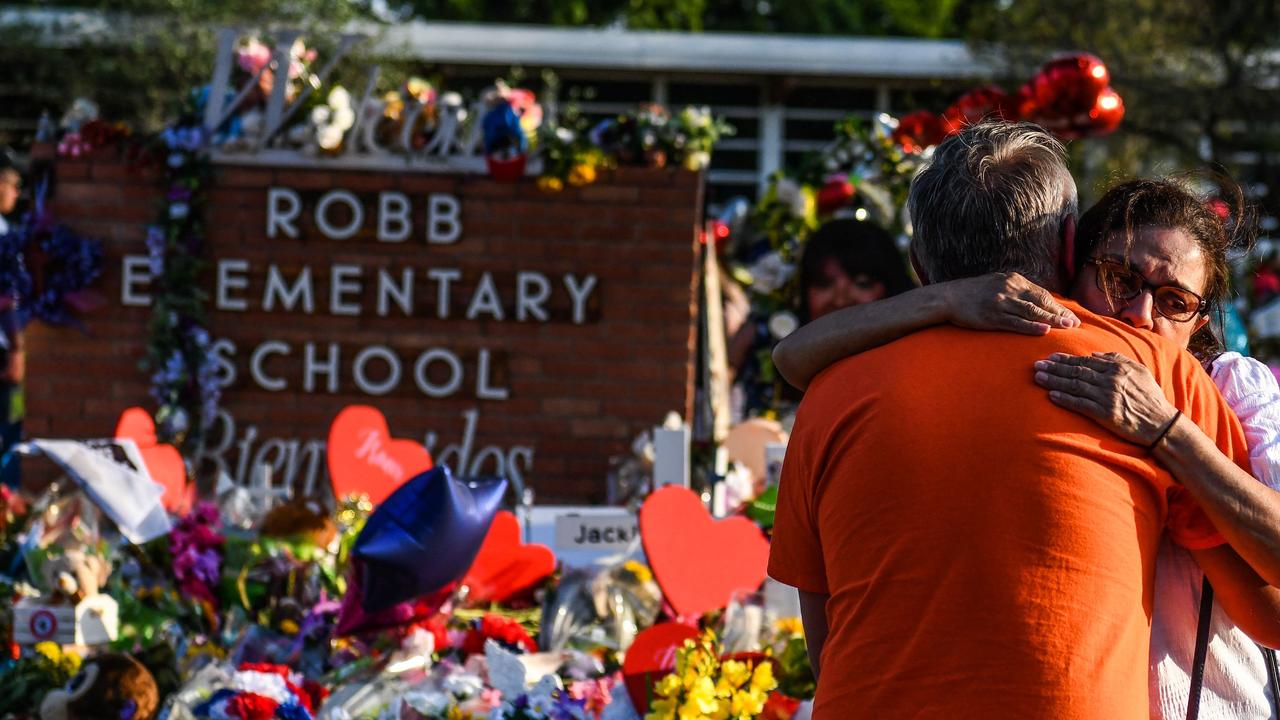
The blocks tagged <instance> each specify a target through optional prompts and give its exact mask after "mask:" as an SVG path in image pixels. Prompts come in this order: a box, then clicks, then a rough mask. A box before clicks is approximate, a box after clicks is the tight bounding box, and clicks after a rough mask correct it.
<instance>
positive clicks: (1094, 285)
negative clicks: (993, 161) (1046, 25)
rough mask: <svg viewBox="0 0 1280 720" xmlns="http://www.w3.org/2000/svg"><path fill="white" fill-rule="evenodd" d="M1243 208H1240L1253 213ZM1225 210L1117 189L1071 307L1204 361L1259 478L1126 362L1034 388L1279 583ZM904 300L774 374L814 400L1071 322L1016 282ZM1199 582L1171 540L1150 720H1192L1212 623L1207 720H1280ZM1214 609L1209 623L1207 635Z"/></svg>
mask: <svg viewBox="0 0 1280 720" xmlns="http://www.w3.org/2000/svg"><path fill="white" fill-rule="evenodd" d="M1228 189H1233V188H1228ZM1235 193H1237V194H1238V190H1235ZM1236 199H1237V200H1238V198H1236ZM1236 205H1237V207H1238V208H1242V206H1243V203H1240V202H1237V203H1236ZM1218 208H1221V209H1223V210H1225V209H1226V206H1225V205H1220V206H1217V207H1216V208H1215V206H1212V205H1207V204H1206V203H1204V202H1203V201H1202V200H1201V199H1200V198H1197V197H1196V196H1195V195H1194V194H1192V193H1191V192H1189V191H1188V190H1187V189H1186V188H1184V187H1183V186H1182V185H1180V184H1179V183H1177V182H1173V181H1168V180H1131V181H1128V182H1123V183H1120V184H1118V185H1116V186H1114V187H1112V188H1111V189H1110V190H1109V191H1108V192H1107V193H1106V194H1105V195H1104V196H1103V197H1102V198H1101V199H1100V200H1099V201H1098V203H1097V204H1096V205H1095V206H1093V207H1092V208H1091V209H1090V210H1089V211H1088V212H1086V213H1085V214H1084V215H1083V216H1082V217H1081V219H1080V223H1079V228H1078V231H1077V233H1076V248H1075V258H1076V261H1077V267H1076V268H1075V271H1076V273H1075V282H1074V286H1073V288H1072V297H1073V299H1075V300H1076V301H1078V302H1079V303H1080V304H1081V305H1083V306H1084V307H1085V308H1086V309H1088V310H1090V311H1093V312H1095V313H1098V314H1100V315H1106V316H1111V317H1114V318H1116V319H1118V320H1120V321H1123V322H1125V323H1128V324H1129V325H1131V326H1133V327H1136V328H1140V329H1144V330H1148V331H1150V332H1153V333H1155V334H1157V335H1160V336H1162V337H1164V338H1167V339H1168V340H1170V341H1173V342H1175V343H1178V344H1179V345H1181V346H1183V347H1186V348H1188V349H1190V350H1191V351H1192V352H1194V353H1195V354H1196V356H1197V357H1198V358H1199V359H1200V360H1201V362H1202V363H1203V364H1204V366H1205V369H1206V370H1207V371H1208V372H1209V373H1210V375H1211V376H1212V377H1213V379H1214V382H1215V384H1216V385H1217V386H1218V388H1219V389H1220V390H1221V391H1222V393H1223V396H1224V398H1225V399H1226V400H1227V402H1228V403H1229V404H1230V405H1231V407H1232V409H1233V410H1234V411H1235V412H1236V414H1237V416H1238V417H1239V418H1240V421H1241V423H1242V425H1243V426H1244V429H1245V433H1246V437H1247V439H1248V442H1249V450H1250V457H1251V459H1252V465H1253V475H1254V477H1253V478H1250V477H1248V474H1247V473H1245V472H1244V471H1242V470H1240V469H1239V468H1238V467H1237V466H1235V465H1234V464H1233V463H1231V461H1230V460H1228V459H1227V458H1225V457H1224V456H1223V455H1222V454H1221V453H1220V452H1219V451H1218V450H1217V448H1216V447H1213V444H1212V442H1211V441H1209V440H1208V438H1207V437H1205V436H1204V435H1203V434H1202V433H1200V431H1199V428H1197V427H1196V426H1195V425H1194V423H1192V422H1190V421H1189V420H1187V419H1185V418H1182V417H1181V416H1180V415H1179V414H1178V413H1177V411H1176V410H1175V409H1174V408H1173V406H1172V405H1171V404H1170V403H1169V401H1168V400H1167V399H1166V397H1165V395H1164V392H1163V391H1162V390H1161V389H1160V387H1159V386H1158V385H1157V384H1156V382H1155V381H1154V379H1153V378H1152V376H1151V373H1150V372H1149V371H1148V370H1147V369H1146V368H1144V367H1142V366H1141V365H1138V364H1137V363H1135V362H1133V361H1131V360H1129V359H1128V358H1125V357H1123V356H1120V355H1115V354H1108V355H1099V356H1093V357H1068V356H1061V355H1054V356H1051V357H1049V358H1046V359H1045V360H1043V361H1040V362H1038V363H1036V367H1035V369H1034V377H1035V381H1036V382H1037V383H1038V384H1040V385H1041V386H1043V387H1045V388H1047V389H1048V390H1049V391H1050V399H1051V400H1052V401H1053V402H1055V403H1057V404H1059V405H1061V406H1063V407H1065V408H1068V409H1070V410H1072V411H1075V412H1079V413H1081V414H1084V415H1087V416H1089V417H1091V418H1093V419H1094V420H1096V421H1097V422H1099V423H1100V424H1101V425H1102V426H1103V427H1104V428H1106V429H1107V430H1109V431H1111V432H1113V433H1115V434H1116V435H1118V436H1119V437H1121V438H1123V439H1125V440H1128V441H1130V442H1135V443H1138V444H1140V445H1142V446H1144V447H1153V448H1157V450H1155V451H1154V452H1153V453H1152V454H1153V456H1154V457H1155V458H1156V460H1157V461H1158V462H1160V463H1161V464H1163V465H1164V466H1165V467H1166V469H1167V470H1169V471H1170V473H1171V474H1173V475H1174V476H1175V477H1176V478H1178V480H1179V481H1180V482H1181V483H1182V484H1183V485H1184V486H1192V485H1193V483H1194V484H1195V485H1194V486H1195V487H1197V488H1200V489H1202V491H1204V492H1206V493H1209V494H1211V496H1212V497H1211V499H1212V500H1213V502H1215V503H1221V504H1222V505H1223V506H1230V508H1231V512H1230V513H1229V516H1230V517H1231V518H1232V524H1233V525H1236V526H1235V527H1221V525H1222V524H1223V523H1222V522H1219V525H1220V527H1219V528H1218V529H1219V530H1220V531H1221V532H1222V533H1223V535H1224V536H1226V537H1227V538H1228V540H1230V541H1231V543H1232V547H1233V548H1234V549H1235V550H1236V551H1237V553H1238V554H1239V555H1240V557H1242V558H1244V559H1245V560H1246V561H1248V562H1249V564H1250V565H1251V566H1253V568H1254V569H1255V570H1256V571H1257V573H1258V575H1259V576H1261V577H1262V578H1265V579H1266V580H1267V582H1269V583H1271V584H1272V585H1280V492H1277V490H1280V388H1278V387H1277V383H1276V379H1275V377H1274V376H1273V375H1272V373H1271V371H1270V370H1269V369H1268V368H1267V367H1266V366H1265V365H1263V364H1262V363H1259V362H1257V361H1256V360H1253V359H1251V358H1246V357H1242V356H1241V355H1239V354H1238V353H1224V352H1223V351H1222V345H1221V343H1219V342H1218V340H1217V338H1215V337H1214V335H1213V333H1212V331H1211V328H1210V325H1209V320H1210V317H1211V315H1212V314H1213V313H1214V312H1215V311H1219V312H1220V311H1221V310H1222V309H1223V307H1224V304H1225V303H1226V302H1228V301H1229V270H1228V265H1227V252H1228V250H1229V249H1230V248H1231V247H1232V246H1233V237H1232V235H1233V233H1232V232H1231V229H1235V230H1236V233H1235V234H1242V233H1240V230H1241V229H1243V228H1244V227H1245V226H1246V225H1247V224H1246V223H1245V222H1243V219H1242V218H1240V217H1239V216H1240V215H1241V214H1243V213H1242V212H1237V217H1236V219H1235V222H1234V223H1230V222H1229V220H1228V219H1227V218H1224V217H1223V216H1221V215H1219V213H1218V211H1217V210H1218ZM1229 225H1230V226H1231V227H1230V228H1229ZM902 298H903V299H906V298H914V302H912V303H904V302H903V301H902V300H899V301H898V304H897V306H896V307H895V308H893V309H890V308H889V307H887V306H881V307H880V308H877V307H876V305H877V304H872V305H869V306H866V307H864V308H859V309H855V310H857V311H856V312H851V311H840V312H837V313H834V314H832V315H831V316H830V317H829V318H824V319H823V320H822V321H821V322H819V323H815V324H813V325H811V326H807V327H803V328H801V329H800V330H798V331H796V332H795V333H793V334H792V335H791V336H789V337H788V338H786V339H785V340H783V342H782V343H781V344H779V345H778V347H777V349H776V350H775V352H774V362H775V364H776V365H777V367H778V370H779V371H780V372H781V373H782V375H783V376H784V377H785V378H786V379H787V380H788V382H790V383H792V384H793V385H795V386H796V387H799V388H804V387H806V386H807V385H808V383H809V381H810V380H812V378H813V376H814V375H816V374H817V373H818V372H819V371H821V370H822V369H823V368H825V367H826V366H827V365H830V364H831V363H834V362H836V361H837V360H839V359H841V358H843V357H845V356H848V355H852V354H856V353H859V352H862V351H865V350H868V349H871V348H872V347H875V346H877V345H881V344H884V343H887V342H890V341H891V340H893V339H896V338H898V337H901V336H903V335H906V334H908V333H910V332H913V331H915V330H918V329H920V328H922V327H926V326H928V325H932V324H939V323H951V324H955V325H959V326H962V327H969V328H974V329H981V330H1007V331H1013V332H1021V333H1026V334H1044V333H1047V332H1049V331H1050V328H1051V327H1054V328H1070V327H1072V326H1073V325H1074V324H1075V319H1074V317H1072V316H1071V313H1070V312H1069V311H1068V310H1066V309H1065V308H1063V307H1062V306H1061V305H1059V304H1058V303H1057V302H1055V301H1054V299H1053V297H1052V295H1050V294H1049V293H1048V292H1047V291H1045V290H1043V289H1042V288H1039V287H1038V286H1036V285H1034V284H1032V283H1030V282H1029V281H1027V280H1026V279H1024V278H1022V277H1021V276H1019V275H1004V274H998V275H991V276H986V277H981V278H971V279H966V280H958V281H954V282H950V283H940V284H937V285H929V286H926V287H923V288H918V289H915V290H912V291H911V292H909V293H906V294H904V295H903V296H902ZM904 308H906V309H904ZM1067 331H1068V332H1069V330H1067ZM1029 370H1031V369H1030V368H1029ZM1206 444H1207V445H1208V447H1206V446H1205V445H1206ZM1204 497H1210V495H1205V496H1204ZM1202 504H1203V500H1202ZM1203 578H1204V573H1203V572H1202V571H1201V570H1200V568H1199V567H1198V566H1197V565H1196V563H1195V560H1194V559H1193V558H1192V556H1191V554H1190V553H1189V552H1188V551H1186V550H1184V549H1181V548H1179V547H1177V546H1176V545H1174V544H1172V543H1171V542H1169V541H1168V540H1167V539H1166V540H1165V541H1164V542H1163V543H1162V545H1161V547H1160V550H1159V554H1158V557H1157V562H1156V584H1155V597H1154V601H1153V617H1152V637H1151V659H1150V662H1151V685H1150V688H1151V717H1153V718H1174V717H1178V718H1182V717H1187V708H1188V697H1189V695H1190V694H1191V687H1192V680H1191V677H1192V672H1193V670H1192V666H1193V664H1194V662H1195V659H1194V657H1193V656H1194V654H1195V650H1196V645H1197V630H1198V629H1199V627H1200V626H1202V625H1203V626H1207V627H1208V628H1209V635H1208V637H1207V642H1206V643H1205V646H1206V647H1207V660H1206V661H1205V663H1204V671H1203V690H1202V692H1201V694H1200V700H1199V708H1200V715H1199V717H1201V718H1228V717H1229V718H1272V717H1276V714H1275V712H1274V711H1273V702H1274V701H1275V700H1276V699H1275V698H1271V697H1269V693H1268V691H1267V687H1268V669H1267V666H1266V664H1265V663H1264V652H1263V650H1262V649H1260V648H1259V647H1258V646H1257V645H1255V644H1254V643H1253V642H1252V641H1251V640H1250V639H1249V637H1248V636H1246V635H1245V633H1244V632H1243V631H1242V630H1241V629H1240V628H1239V627H1237V626H1236V624H1235V623H1234V622H1233V621H1232V620H1231V619H1230V618H1229V617H1227V616H1226V614H1225V613H1224V612H1223V610H1222V609H1221V607H1219V606H1218V605H1217V603H1215V602H1205V603H1204V604H1203V605H1202V602H1201V601H1202V599H1209V598H1211V595H1209V594H1208V593H1202V588H1207V587H1208V585H1207V584H1204V583H1203ZM1248 591H1249V592H1254V593H1257V594H1258V596H1259V597H1261V596H1263V595H1267V596H1274V594H1275V591H1274V590H1272V589H1267V588H1252V589H1248ZM1259 607H1266V604H1265V603H1262V604H1260V605H1259ZM1202 611H1203V612H1204V615H1205V617H1206V618H1207V619H1208V620H1209V622H1208V623H1203V622H1201V614H1202ZM1257 614H1260V615H1266V616H1267V617H1263V618H1256V617H1255V618H1244V619H1239V620H1240V621H1241V622H1245V621H1246V620H1248V621H1249V622H1248V623H1247V624H1250V626H1251V627H1255V628H1256V627H1259V625H1258V624H1257V623H1258V621H1259V620H1261V621H1262V622H1263V623H1264V626H1266V627H1268V628H1270V626H1273V625H1276V624H1277V623H1280V618H1276V617H1274V615H1275V613H1274V612H1262V611H1260V612H1259V613H1257ZM1269 639H1271V640H1272V642H1274V641H1275V640H1274V637H1272V638H1269Z"/></svg>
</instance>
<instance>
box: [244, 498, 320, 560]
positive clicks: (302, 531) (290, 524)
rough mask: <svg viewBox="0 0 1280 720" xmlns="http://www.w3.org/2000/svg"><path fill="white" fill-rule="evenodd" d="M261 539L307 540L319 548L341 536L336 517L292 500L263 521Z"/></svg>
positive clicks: (275, 509) (279, 506) (309, 504)
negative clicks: (335, 520) (334, 522)
mask: <svg viewBox="0 0 1280 720" xmlns="http://www.w3.org/2000/svg"><path fill="white" fill-rule="evenodd" d="M258 532H259V533H260V534H261V535H262V537H271V538H281V539H301V540H308V541H310V542H311V543H312V544H314V545H315V546H316V547H320V548H325V547H329V543H331V542H333V539H334V538H335V537H337V535H338V528H337V526H336V525H334V524H333V518H331V517H329V514H328V513H326V512H324V511H323V510H321V509H320V508H319V507H318V506H316V505H315V504H314V503H307V502H301V501H297V500H295V501H291V502H287V503H285V504H283V505H277V506H275V507H274V508H272V509H271V511H270V512H268V513H267V515H266V517H264V518H262V526H261V527H260V528H258Z"/></svg>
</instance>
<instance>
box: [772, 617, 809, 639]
mask: <svg viewBox="0 0 1280 720" xmlns="http://www.w3.org/2000/svg"><path fill="white" fill-rule="evenodd" d="M773 628H774V629H775V630H777V631H778V632H779V633H780V634H783V635H799V636H801V637H804V623H802V622H800V618H798V617H789V618H779V619H778V620H777V621H776V622H774V624H773Z"/></svg>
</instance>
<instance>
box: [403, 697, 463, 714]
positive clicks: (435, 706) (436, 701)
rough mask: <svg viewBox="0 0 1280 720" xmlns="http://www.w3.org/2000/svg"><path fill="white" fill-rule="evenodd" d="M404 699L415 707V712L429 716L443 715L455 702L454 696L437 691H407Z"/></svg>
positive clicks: (410, 705) (407, 703)
mask: <svg viewBox="0 0 1280 720" xmlns="http://www.w3.org/2000/svg"><path fill="white" fill-rule="evenodd" d="M402 700H403V701H404V704H405V705H408V706H409V707H411V708H413V710H414V712H417V713H418V714H420V715H426V716H428V717H430V716H433V715H443V714H444V713H445V712H446V711H448V710H449V706H450V705H451V704H453V698H451V697H449V695H447V694H445V693H442V692H437V691H432V692H411V693H407V694H406V695H405V696H404V697H403V698H402Z"/></svg>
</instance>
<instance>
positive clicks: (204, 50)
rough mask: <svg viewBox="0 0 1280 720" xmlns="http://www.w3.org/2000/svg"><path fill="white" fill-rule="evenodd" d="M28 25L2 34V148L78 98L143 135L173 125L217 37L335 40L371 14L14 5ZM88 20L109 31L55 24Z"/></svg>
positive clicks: (330, 2) (191, 3)
mask: <svg viewBox="0 0 1280 720" xmlns="http://www.w3.org/2000/svg"><path fill="white" fill-rule="evenodd" d="M8 8H9V9H10V10H15V9H28V10H30V11H33V15H32V16H31V17H30V19H29V20H27V21H25V22H19V23H16V24H11V25H8V26H6V27H4V28H3V29H0V67H3V68H4V79H3V80H0V107H3V108H4V111H3V116H4V117H5V118H6V119H7V120H6V123H7V124H6V125H2V126H0V143H6V144H11V145H17V146H23V145H26V144H27V143H28V142H30V139H31V135H32V134H33V131H34V129H35V125H34V121H35V119H36V118H38V117H39V116H40V113H41V112H49V113H50V114H51V115H53V116H54V118H55V119H56V118H57V116H58V114H59V113H60V112H62V111H63V110H64V109H65V108H66V107H67V106H68V104H69V103H70V101H71V100H72V99H74V98H76V97H87V98H90V99H92V100H94V101H95V102H97V103H98V104H99V105H100V107H101V109H102V115H103V117H105V118H108V119H111V120H123V121H126V122H129V123H131V124H133V125H134V126H136V127H139V128H141V129H155V128H157V127H159V126H161V125H162V124H163V123H164V122H165V121H166V120H168V119H170V118H172V117H173V115H174V113H175V111H176V109H177V107H178V106H179V104H180V102H181V101H182V100H183V99H184V98H185V97H186V93H187V92H188V91H189V90H190V89H192V88H195V87H198V86H200V85H201V84H203V83H205V82H207V80H208V78H209V76H210V74H211V71H212V66H213V60H214V42H215V35H216V32H217V29H218V28H219V27H221V26H228V25H234V26H237V27H243V28H247V29H252V28H262V30H263V31H264V32H265V31H267V30H268V29H269V28H277V27H297V28H302V29H304V30H311V31H313V33H314V36H315V37H317V38H320V39H322V40H323V39H327V38H331V37H332V36H333V30H334V29H335V28H337V27H341V26H342V25H343V24H345V23H347V22H349V21H351V20H354V19H357V18H367V17H369V14H368V12H367V10H366V9H365V8H364V7H363V6H362V5H359V4H354V3H352V2H349V1H348V0H222V1H221V2H216V3H215V2H205V1H204V0H98V1H97V2H94V0H82V1H81V2H76V3H74V5H73V4H72V3H69V2H56V1H55V2H26V3H13V4H10V5H9V6H8ZM72 8H74V9H75V10H80V11H86V12H87V13H88V14H89V16H90V17H91V18H92V19H91V22H97V19H98V18H101V19H103V20H105V22H106V24H107V27H108V28H109V31H108V32H101V33H98V32H93V33H84V32H82V31H81V28H83V27H84V26H81V25H78V24H77V23H78V21H77V19H76V16H74V15H70V16H63V17H62V19H59V20H53V21H51V20H49V18H48V16H46V15H42V13H43V12H45V11H56V10H69V9H72Z"/></svg>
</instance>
